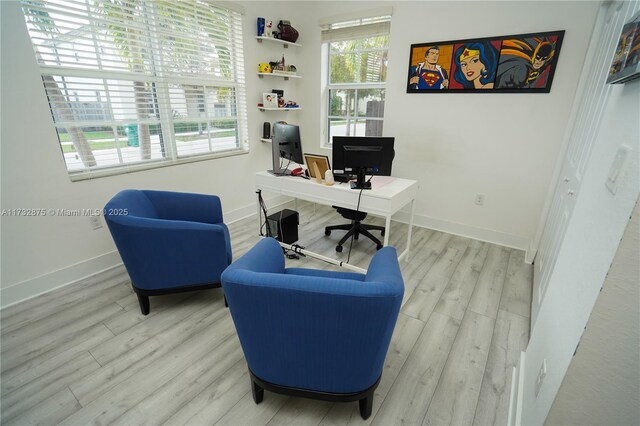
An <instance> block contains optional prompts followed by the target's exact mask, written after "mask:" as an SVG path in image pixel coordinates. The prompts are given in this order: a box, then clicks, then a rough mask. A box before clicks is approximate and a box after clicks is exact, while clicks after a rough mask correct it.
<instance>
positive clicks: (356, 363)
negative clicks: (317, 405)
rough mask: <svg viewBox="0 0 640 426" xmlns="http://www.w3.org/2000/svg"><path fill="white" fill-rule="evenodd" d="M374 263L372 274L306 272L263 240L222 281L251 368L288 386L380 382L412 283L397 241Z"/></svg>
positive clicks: (332, 388) (325, 387) (337, 389)
mask: <svg viewBox="0 0 640 426" xmlns="http://www.w3.org/2000/svg"><path fill="white" fill-rule="evenodd" d="M376 265H377V266H376ZM369 269H370V273H368V274H367V275H366V276H365V275H361V274H353V273H340V272H335V273H331V272H328V271H317V274H315V273H314V271H313V270H306V273H305V274H304V275H299V274H298V273H296V270H295V269H290V270H287V269H285V268H284V257H283V253H282V249H281V248H280V246H279V245H278V243H277V242H276V241H275V240H273V239H264V240H261V241H260V242H259V243H258V244H257V245H256V246H255V247H253V248H252V249H251V250H250V251H249V252H248V253H247V254H246V255H245V256H243V257H242V258H240V259H239V260H238V261H237V262H236V263H234V264H232V265H231V266H230V267H229V268H227V270H226V271H225V272H224V273H223V275H222V285H223V287H224V292H225V296H226V297H227V301H228V303H229V308H230V310H231V315H232V317H233V320H234V323H235V325H236V329H237V331H238V336H239V338H240V342H241V344H242V347H243V350H244V353H245V357H246V359H247V363H248V364H249V368H250V369H251V371H252V372H253V373H254V374H255V375H256V376H258V377H259V378H261V379H262V380H265V381H267V382H271V383H274V384H278V385H281V386H290V387H296V388H303V389H310V390H317V391H324V392H332V393H350V392H359V391H362V390H364V389H367V388H368V387H370V386H371V385H373V384H374V383H375V382H376V380H378V378H379V377H380V374H381V373H382V367H383V364H384V358H385V356H386V353H387V350H388V347H389V342H390V340H391V335H392V333H393V328H394V326H395V323H396V320H397V316H398V312H399V309H400V304H401V302H402V296H403V292H404V285H403V282H402V276H401V274H400V270H399V266H398V262H397V257H396V252H395V249H394V248H392V247H386V248H384V249H382V250H380V251H379V252H378V253H377V254H376V255H375V256H374V258H373V259H372V261H371V265H370V268H369ZM376 271H377V272H376ZM379 277H385V278H386V280H385V281H380V280H378V278H379ZM389 278H390V279H389Z"/></svg>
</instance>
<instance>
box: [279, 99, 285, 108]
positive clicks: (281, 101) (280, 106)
mask: <svg viewBox="0 0 640 426" xmlns="http://www.w3.org/2000/svg"><path fill="white" fill-rule="evenodd" d="M278 108H284V98H281V97H279V96H278Z"/></svg>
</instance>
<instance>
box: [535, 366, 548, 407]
mask: <svg viewBox="0 0 640 426" xmlns="http://www.w3.org/2000/svg"><path fill="white" fill-rule="evenodd" d="M545 377H547V359H546V358H545V359H544V360H542V365H541V366H540V371H538V377H536V388H535V393H536V398H537V397H538V394H539V393H540V388H541V387H542V383H544V378H545Z"/></svg>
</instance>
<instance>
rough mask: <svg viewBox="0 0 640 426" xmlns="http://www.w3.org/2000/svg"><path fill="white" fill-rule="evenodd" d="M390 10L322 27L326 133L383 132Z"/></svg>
mask: <svg viewBox="0 0 640 426" xmlns="http://www.w3.org/2000/svg"><path fill="white" fill-rule="evenodd" d="M389 24H390V13H389V14H386V15H383V16H374V17H371V18H358V19H348V20H347V19H342V20H338V21H334V22H332V23H321V26H322V42H323V45H322V59H323V61H322V62H323V75H322V79H323V82H322V83H323V92H324V96H323V99H325V100H326V101H325V102H324V108H323V115H324V117H323V120H322V121H323V123H324V129H323V134H324V135H325V137H326V139H325V141H324V143H326V144H330V143H331V140H332V138H333V136H382V126H383V120H384V101H385V86H386V81H387V55H388V47H389Z"/></svg>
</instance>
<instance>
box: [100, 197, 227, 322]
mask: <svg viewBox="0 0 640 426" xmlns="http://www.w3.org/2000/svg"><path fill="white" fill-rule="evenodd" d="M104 216H105V220H106V222H107V225H108V227H109V231H110V232H111V236H112V237H113V240H114V242H115V244H116V247H117V248H118V252H119V253H120V256H121V257H122V261H123V262H124V266H125V267H126V269H127V272H128V273H129V277H130V278H131V284H132V286H133V290H134V291H135V292H136V294H137V296H138V301H139V303H140V310H141V311H142V313H143V314H144V315H147V314H148V313H149V309H150V307H149V296H156V295H161V294H168V293H176V292H182V291H191V290H201V289H204V288H211V287H220V275H221V274H222V271H224V269H225V268H226V267H227V266H229V264H230V263H231V241H230V239H229V230H228V229H227V226H226V225H225V224H224V223H223V219H222V206H221V204H220V198H218V197H217V196H215V195H203V194H188V193H180V192H167V191H146V190H135V189H127V190H124V191H121V192H119V193H118V194H116V195H115V196H114V197H113V198H112V199H111V200H110V201H109V202H108V203H107V205H106V206H105V210H104Z"/></svg>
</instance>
